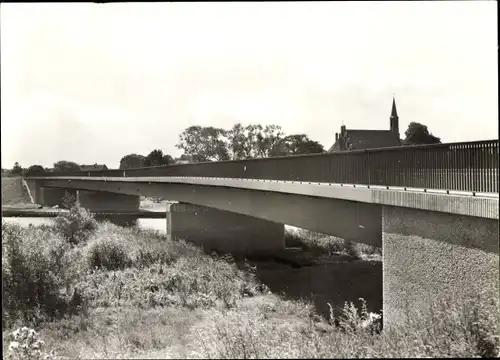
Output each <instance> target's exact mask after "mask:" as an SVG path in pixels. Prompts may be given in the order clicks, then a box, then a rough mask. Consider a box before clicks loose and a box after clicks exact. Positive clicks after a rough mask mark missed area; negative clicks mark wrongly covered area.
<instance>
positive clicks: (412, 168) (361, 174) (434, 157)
mask: <svg viewBox="0 0 500 360" xmlns="http://www.w3.org/2000/svg"><path fill="white" fill-rule="evenodd" d="M498 145H499V141H498V140H485V141H475V142H461V143H448V144H434V145H417V146H398V147H391V148H380V149H369V150H353V151H344V152H338V153H330V154H314V155H299V156H285V157H273V158H265V159H250V160H233V161H222V162H207V163H196V164H182V165H170V166H160V167H150V168H140V169H127V170H105V171H91V172H88V171H79V172H71V173H67V172H59V173H55V172H52V173H44V175H43V176H48V177H52V176H104V177H123V176H125V177H143V176H144V177H146V176H188V177H220V178H248V179H268V180H288V181H302V182H326V183H341V184H360V185H381V186H398V187H410V188H425V189H441V190H454V191H470V192H485V193H497V192H498V160H499V154H498V152H499V146H498Z"/></svg>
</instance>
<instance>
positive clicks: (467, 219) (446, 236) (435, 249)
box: [382, 206, 499, 327]
mask: <svg viewBox="0 0 500 360" xmlns="http://www.w3.org/2000/svg"><path fill="white" fill-rule="evenodd" d="M382 214H383V215H382V223H383V224H382V231H383V237H382V249H383V263H382V266H383V310H384V327H385V326H390V325H391V324H396V323H398V322H400V321H401V320H402V319H403V318H404V315H405V313H406V311H407V310H406V309H407V308H410V310H417V309H425V308H426V306H428V305H429V303H430V302H432V301H437V300H439V299H442V298H443V297H444V296H449V297H451V299H452V301H454V302H456V303H457V304H459V303H460V302H461V301H462V300H463V299H464V297H466V296H469V295H474V294H477V293H479V292H480V291H481V290H484V289H491V290H493V291H494V293H495V294H497V296H498V291H499V240H498V235H499V233H498V220H494V219H486V218H479V217H472V216H461V215H455V214H449V213H443V212H432V211H423V210H417V209H410V208H404V207H394V206H383V210H382Z"/></svg>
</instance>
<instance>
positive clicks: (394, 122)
mask: <svg viewBox="0 0 500 360" xmlns="http://www.w3.org/2000/svg"><path fill="white" fill-rule="evenodd" d="M390 121H391V132H392V133H393V134H394V136H396V137H397V139H398V141H399V139H400V137H399V117H398V112H397V110H396V99H394V96H393V97H392V110H391V117H390Z"/></svg>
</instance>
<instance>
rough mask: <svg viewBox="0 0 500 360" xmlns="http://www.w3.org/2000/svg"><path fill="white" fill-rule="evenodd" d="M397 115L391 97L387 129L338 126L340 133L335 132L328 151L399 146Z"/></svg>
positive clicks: (394, 102) (394, 103)
mask: <svg viewBox="0 0 500 360" xmlns="http://www.w3.org/2000/svg"><path fill="white" fill-rule="evenodd" d="M400 145H401V140H400V138H399V117H398V112H397V110H396V100H395V99H394V97H393V98H392V110H391V116H390V129H389V130H358V129H347V128H346V127H345V125H342V126H341V127H340V133H335V143H334V144H333V145H332V147H331V148H330V149H329V150H328V152H329V153H332V152H337V151H345V150H356V149H358V150H359V149H373V148H382V147H391V146H400Z"/></svg>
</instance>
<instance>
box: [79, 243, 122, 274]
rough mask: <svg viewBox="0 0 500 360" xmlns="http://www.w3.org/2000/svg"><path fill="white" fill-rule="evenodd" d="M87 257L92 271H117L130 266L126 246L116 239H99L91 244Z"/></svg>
mask: <svg viewBox="0 0 500 360" xmlns="http://www.w3.org/2000/svg"><path fill="white" fill-rule="evenodd" d="M86 257H87V262H88V265H89V267H90V268H91V269H92V268H104V269H106V270H117V269H123V268H125V267H126V266H128V265H129V264H130V258H129V256H128V254H127V250H126V248H125V245H124V244H123V242H121V241H120V240H119V239H117V238H115V237H108V238H99V239H96V240H95V241H93V242H92V243H90V244H89V245H88V247H87V255H86Z"/></svg>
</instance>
